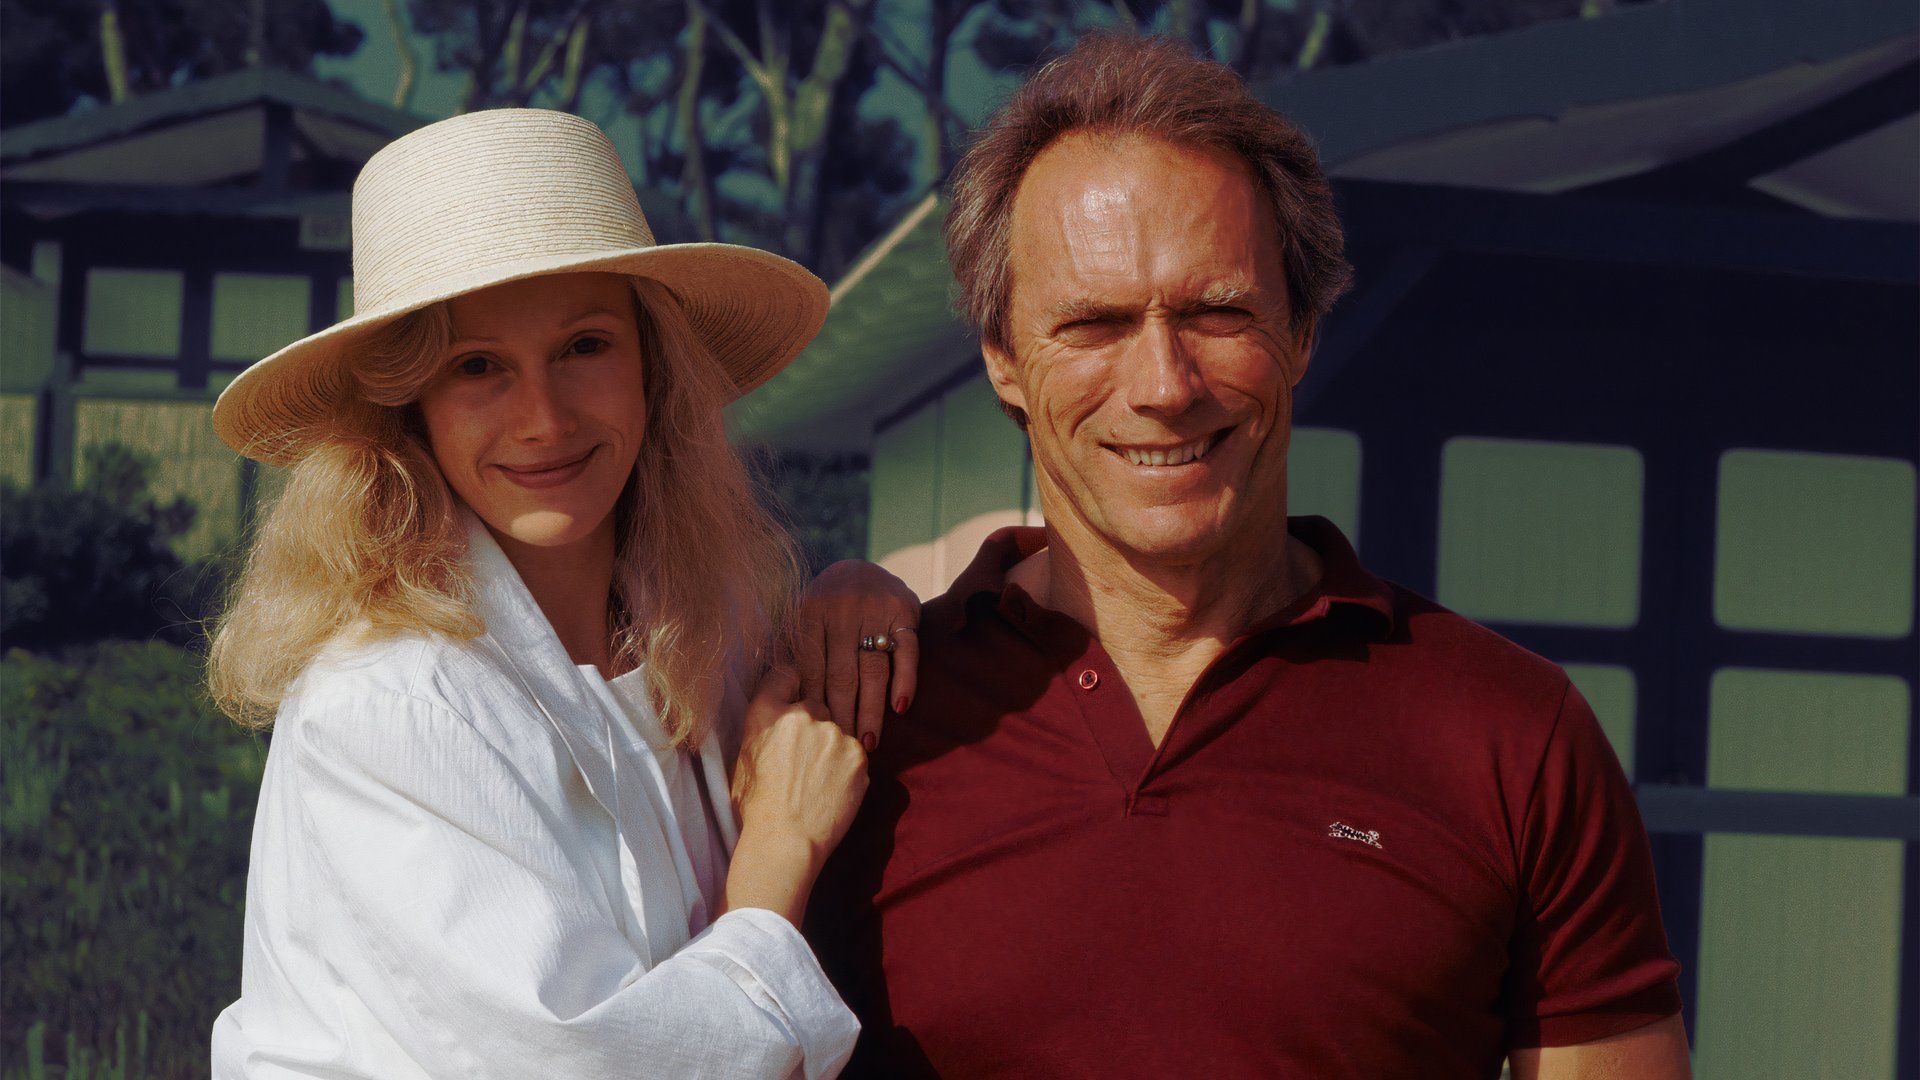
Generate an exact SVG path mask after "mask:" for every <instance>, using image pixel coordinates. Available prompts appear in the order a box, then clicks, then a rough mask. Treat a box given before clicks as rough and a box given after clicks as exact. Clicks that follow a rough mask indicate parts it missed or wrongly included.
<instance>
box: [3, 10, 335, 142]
mask: <svg viewBox="0 0 1920 1080" xmlns="http://www.w3.org/2000/svg"><path fill="white" fill-rule="evenodd" d="M0 24H3V25H4V26H5V27H6V32H5V33H4V34H0V126H5V127H11V126H12V125H14V124H19V123H25V122H26V121H29V120H38V119H41V118H43V117H48V116H59V115H61V114H63V113H65V112H67V111H68V110H69V109H71V108H73V106H74V105H75V104H76V103H78V102H80V101H82V100H83V99H88V98H91V99H93V100H96V101H115V100H120V99H122V98H124V97H126V96H128V95H134V94H141V93H145V92H148V91H153V90H160V89H164V88H166V87H169V86H175V85H178V84H180V83H183V82H191V81H193V80H196V79H204V78H207V77H209V76H212V75H223V74H226V73H227V72H230V71H238V70H240V69H242V68H247V67H253V66H256V65H261V64H265V65H271V66H274V67H280V68H285V69H287V70H290V71H310V70H312V68H313V59H314V57H316V56H345V55H347V54H348V53H351V52H353V51H354V50H355V49H357V48H359V47H360V39H361V32H360V28H359V27H358V26H355V25H354V24H353V23H350V22H343V21H341V20H339V19H337V18H335V17H334V14H333V9H332V8H330V7H328V6H327V0H271V4H269V3H268V0H138V2H118V0H0ZM116 82H117V83H118V84H119V85H118V86H115V85H114V83H116Z"/></svg>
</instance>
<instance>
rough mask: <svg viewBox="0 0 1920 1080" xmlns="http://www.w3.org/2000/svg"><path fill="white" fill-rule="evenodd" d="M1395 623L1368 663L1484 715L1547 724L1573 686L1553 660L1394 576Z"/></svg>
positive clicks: (1439, 700)
mask: <svg viewBox="0 0 1920 1080" xmlns="http://www.w3.org/2000/svg"><path fill="white" fill-rule="evenodd" d="M1388 587H1389V589H1390V590H1391V591H1392V595H1393V605H1394V613H1395V618H1394V628H1393V631H1392V632H1391V634H1389V635H1388V636H1387V637H1386V638H1385V639H1384V640H1382V641H1380V642H1378V643H1377V646H1376V648H1375V649H1374V650H1372V652H1371V654H1370V656H1369V661H1370V666H1372V667H1374V668H1375V669H1376V671H1377V672H1379V673H1385V672H1386V671H1388V670H1391V671H1394V672H1395V673H1396V674H1397V675H1398V676H1399V681H1401V682H1403V683H1404V682H1412V683H1414V684H1417V685H1424V686H1426V687H1428V688H1429V689H1430V690H1431V691H1432V694H1431V697H1430V701H1431V702H1432V703H1433V704H1436V705H1443V706H1445V707H1447V709H1448V711H1449V712H1450V713H1453V714H1455V715H1460V716H1473V717H1477V718H1479V719H1481V720H1482V721H1484V722H1493V721H1497V720H1500V719H1503V718H1510V719H1514V720H1519V721H1522V722H1525V723H1527V724H1529V725H1530V726H1531V725H1537V724H1541V723H1550V722H1551V721H1552V720H1553V718H1554V717H1555V716H1556V715H1557V714H1558V712H1559V710H1560V707H1561V704H1562V702H1563V701H1564V700H1565V698H1566V696H1567V692H1568V686H1569V681H1568V679H1567V674H1566V672H1565V671H1563V670H1562V669H1561V668H1560V666H1559V665H1558V664H1556V663H1554V662H1553V661H1551V660H1549V659H1547V658H1546V657H1543V656H1541V655H1539V654H1538V653H1535V652H1533V651H1532V650H1530V649H1528V648H1526V647H1524V646H1522V645H1520V644H1518V643H1517V642H1514V641H1512V640H1510V639H1508V638H1506V637H1504V636H1502V635H1501V634H1499V633H1498V632H1496V631H1494V630H1492V629H1489V628H1488V627H1486V626H1483V625H1481V624H1480V623H1477V622H1475V621H1473V620H1472V619H1470V618H1468V617H1466V616H1465V615H1462V614H1460V613H1459V612H1456V611H1454V610H1452V609H1450V608H1448V607H1445V606H1443V605H1442V604H1440V603H1438V602H1437V601H1434V600H1432V599H1429V598H1428V597H1425V596H1422V595H1420V594H1419V593H1416V592H1414V591H1413V590H1411V589H1408V588H1405V587H1404V586H1401V585H1397V584H1392V583H1389V585H1388Z"/></svg>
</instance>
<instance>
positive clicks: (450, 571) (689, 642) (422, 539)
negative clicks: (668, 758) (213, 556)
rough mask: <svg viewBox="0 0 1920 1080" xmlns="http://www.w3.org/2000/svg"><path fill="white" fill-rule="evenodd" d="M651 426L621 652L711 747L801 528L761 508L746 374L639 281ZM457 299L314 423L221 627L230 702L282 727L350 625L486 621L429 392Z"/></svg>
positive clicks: (426, 317) (793, 575) (225, 701)
mask: <svg viewBox="0 0 1920 1080" xmlns="http://www.w3.org/2000/svg"><path fill="white" fill-rule="evenodd" d="M631 280H632V281H633V287H634V293H635V298H636V303H635V308H636V311H635V314H636V317H637V319H638V321H639V327H640V344H641V355H642V356H643V357H644V362H645V364H646V397H647V427H646V436H645V438H644V439H642V440H641V445H640V454H639V459H638V460H637V461H636V462H635V464H634V471H633V476H632V478H631V479H630V480H629V481H628V484H627V487H626V490H625V491H623V492H622V493H621V496H620V499H619V502H618V503H617V504H616V506H615V508H614V520H615V527H616V533H617V536H618V539H617V541H616V547H615V553H614V575H613V596H612V605H613V611H614V630H613V662H614V667H615V669H616V670H626V669H628V668H631V667H633V666H635V665H636V664H638V663H639V662H640V661H641V660H643V659H644V660H645V661H646V675H645V679H646V682H647V687H648V689H649V690H650V691H651V692H652V695H653V698H654V702H655V704H656V705H657V706H658V707H659V710H660V719H661V723H662V726H663V727H665V729H666V731H667V733H668V735H669V736H671V737H672V738H673V739H674V741H675V742H676V743H678V744H679V745H682V746H692V745H698V743H699V740H700V739H701V738H703V737H704V736H705V734H706V729H707V722H708V718H709V717H711V716H712V715H713V713H714V710H715V708H716V707H717V705H718V703H719V701H720V696H721V694H722V692H723V689H724V685H725V679H726V677H727V671H726V670H724V666H725V661H724V659H723V658H727V657H740V658H742V659H744V661H745V665H746V667H747V668H748V669H753V668H757V667H758V666H759V665H760V663H762V662H763V661H764V660H765V658H766V650H767V648H768V646H769V642H770V637H771V634H770V631H771V629H772V628H773V627H776V626H779V625H780V624H781V623H783V622H784V620H785V615H786V613H787V611H788V609H789V607H790V605H791V604H792V601H793V595H794V591H795V588H796V586H797V584H798V581H799V577H800V562H799V557H798V555H797V553H796V551H795V548H794V545H793V542H792V541H791V540H790V539H789V538H788V537H787V535H786V533H785V532H783V531H782V530H781V529H780V527H779V526H778V525H776V524H775V523H774V522H773V521H772V520H771V519H770V518H769V517H768V516H767V514H766V512H765V511H764V510H762V509H761V507H760V505H759V503H758V501H757V500H756V499H755V497H754V496H755V492H754V485H753V482H752V480H751V479H750V478H749V477H748V475H747V471H746V469H745V468H744V466H743V465H742V464H741V462H740V459H739V457H738V456H736V455H735V453H734V452H733V449H732V447H730V446H729V445H728V443H727V438H726V429H725V424H724V421H723V420H722V417H721V409H722V408H723V407H724V406H725V405H726V404H727V402H728V401H729V400H730V399H731V398H732V396H733V386H732V383H731V381H730V380H729V379H728V378H727V376H726V374H725V372H723V371H722V370H721V369H720V366H719V365H718V364H716V363H715V362H713V360H712V359H711V357H710V356H709V355H708V354H707V351H706V349H705V347H704V346H703V345H702V344H701V342H700V340H699V338H698V337H696V336H695V335H694V332H693V330H692V328H691V327H689V326H688V324H687V321H686V318H685V316H684V315H683V314H682V313H681V311H680V305H679V303H678V301H676V300H675V299H674V298H673V294H672V293H671V292H670V291H668V289H667V288H666V287H665V286H663V285H661V284H659V283H658V282H654V281H649V280H647V279H644V278H634V279H631ZM451 336H452V334H451V324H450V320H449V316H448V314H447V311H446V308H445V306H444V305H435V306H433V307H431V308H428V309H426V310H424V311H420V312H416V313H414V314H412V315H409V316H406V317H404V318H402V319H400V320H398V321H396V322H395V323H394V324H393V325H391V326H390V327H388V328H387V329H386V330H385V331H384V332H382V333H381V334H380V335H378V336H377V337H376V338H375V339H374V340H371V341H370V342H369V343H368V344H366V345H365V346H363V347H362V348H360V349H359V350H358V351H357V353H356V355H355V357H354V359H353V361H352V362H351V368H352V370H351V371H350V373H349V374H350V377H351V381H352V383H353V384H354V385H356V386H357V387H358V389H359V395H358V396H357V397H356V398H355V399H354V400H352V401H350V402H348V403H347V404H345V405H343V406H342V407H341V408H340V409H339V410H338V411H337V412H336V413H335V415H334V416H333V417H332V418H331V425H330V427H329V429H328V430H327V431H324V432H320V433H317V435H318V437H316V438H314V439H313V440H312V442H313V447H314V448H313V449H312V450H311V451H310V452H309V453H307V455H306V456H305V457H304V458H302V459H301V461H300V462H299V463H298V464H296V465H294V466H293V468H292V469H291V471H290V476H289V478H288V481H287V484H286V488H285V489H284V491H283V492H282V493H281V495H280V497H279V498H278V499H277V500H276V501H275V502H274V503H273V505H272V507H271V509H270V510H268V511H267V513H266V514H265V515H264V518H263V519H262V521H261V523H260V525H259V527H258V530H257V532H256V534H255V536H254V539H253V542H252V545H251V548H250V549H249V551H248V553H247V559H246V565H245V568H244V569H243V571H242V572H241V575H240V577H239V580H238V581H237V583H236V584H235V586H234V589H233V593H232V597H231V599H230V602H229V604H228V606H227V610H226V613H225V615H224V616H223V617H222V618H221V620H220V622H219V625H218V629H217V631H216V633H215V634H214V638H213V650H212V655H211V657H210V664H209V668H210V683H211V688H212V692H213V697H214V700H215V701H216V702H217V703H218V704H219V706H220V707H221V708H222V709H223V710H224V711H225V712H226V713H227V714H228V715H229V716H232V717H233V718H234V719H235V720H237V721H238V722H240V723H241V724H244V725H247V726H249V727H266V726H267V725H269V724H271V723H272V721H273V715H274V712H275V711H276V710H277V709H278V708H279V705H280V702H281V701H282V700H283V699H284V698H285V697H286V695H287V691H288V688H289V687H290V686H292V684H293V681H294V680H295V679H296V678H297V677H298V676H299V675H300V673H301V672H302V671H304V670H305V669H306V667H307V666H308V665H309V664H310V663H312V661H313V659H314V658H315V657H316V656H317V655H318V654H319V653H320V651H321V650H322V649H323V648H324V647H325V646H326V645H327V644H328V643H329V642H331V641H333V640H334V639H336V638H338V637H341V636H343V635H356V636H362V637H383V636H390V635H394V634H400V633H407V632H419V633H429V634H444V635H447V636H449V637H453V638H456V639H461V640H465V639H469V638H473V637H476V636H478V635H479V634H481V633H483V632H484V631H485V629H486V627H485V626H484V625H482V622H481V619H480V617H479V615H478V613H477V612H476V611H475V610H474V605H473V598H474V589H473V582H472V581H471V580H469V577H468V574H467V570H466V562H465V558H464V556H465V549H466V535H465V532H464V531H463V529H462V527H461V524H460V518H459V514H458V510H457V507H458V502H457V500H456V498H455V496H454V494H453V492H452V491H451V490H450V489H449V488H448V487H447V483H446V480H445V479H444V478H443V477H442V476H441V473H440V469H439V467H438V466H437V465H436V464H435V463H434V459H433V454H432V452H431V450H430V449H429V447H428V445H427V440H426V435H425V430H424V428H423V427H422V425H421V423H420V421H419V419H418V413H417V410H416V409H415V408H413V407H412V406H413V403H414V402H415V401H417V400H418V399H419V396H420V393H421V390H422V389H423V388H424V387H425V386H426V384H427V382H428V381H429V380H430V379H431V378H432V377H433V376H434V374H435V373H436V368H437V364H438V361H439V358H440V356H441V354H442V352H443V350H444V349H445V347H446V345H447V343H448V342H449V341H450V339H451Z"/></svg>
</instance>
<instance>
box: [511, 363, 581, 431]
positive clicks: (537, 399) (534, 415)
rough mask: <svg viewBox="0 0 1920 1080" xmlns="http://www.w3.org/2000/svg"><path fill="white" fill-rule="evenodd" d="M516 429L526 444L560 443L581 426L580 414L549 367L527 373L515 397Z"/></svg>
mask: <svg viewBox="0 0 1920 1080" xmlns="http://www.w3.org/2000/svg"><path fill="white" fill-rule="evenodd" d="M514 399H515V400H514V426H515V429H516V431H515V433H516V434H517V436H518V437H519V438H520V439H522V440H524V441H526V442H558V441H560V440H562V439H565V438H566V437H567V436H569V435H571V434H573V432H574V429H575V428H577V427H578V426H579V422H580V420H579V414H578V413H577V412H576V411H575V409H574V407H573V403H572V402H570V401H569V400H568V399H567V396H566V394H565V393H564V392H563V388H562V387H560V386H559V385H557V384H556V383H555V381H554V378H553V373H552V372H551V371H549V370H548V369H547V368H546V366H545V365H542V366H540V367H536V368H533V369H531V370H528V371H526V372H525V373H524V374H522V376H521V377H520V379H519V380H518V385H517V386H516V387H515V394H514Z"/></svg>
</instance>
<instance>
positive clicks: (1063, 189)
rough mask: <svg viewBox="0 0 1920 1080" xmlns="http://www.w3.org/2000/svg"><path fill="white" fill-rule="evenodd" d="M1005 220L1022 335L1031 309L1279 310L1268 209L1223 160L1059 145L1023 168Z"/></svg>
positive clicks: (1125, 139) (1148, 146) (1244, 170)
mask: <svg viewBox="0 0 1920 1080" xmlns="http://www.w3.org/2000/svg"><path fill="white" fill-rule="evenodd" d="M1014 218H1015V230H1014V233H1015V235H1014V241H1015V242H1014V245H1013V246H1014V251H1013V252H1012V255H1013V258H1014V262H1015V264H1016V266H1015V269H1016V273H1015V274H1014V275H1013V277H1014V280H1015V282H1016V286H1015V290H1014V291H1015V296H1014V298H1013V309H1014V310H1013V314H1015V317H1016V320H1017V321H1020V322H1023V323H1028V324H1029V325H1031V320H1033V319H1034V318H1035V317H1036V316H1038V315H1039V314H1041V312H1040V311H1036V310H1035V308H1036V305H1037V307H1038V308H1040V309H1043V310H1052V309H1054V308H1056V307H1057V306H1059V305H1060V304H1061V303H1062V302H1063V301H1065V302H1080V301H1085V302H1087V303H1090V304H1092V305H1094V306H1108V305H1113V304H1124V305H1126V306H1135V305H1140V304H1145V303H1151V302H1165V303H1171V304H1172V305H1174V306H1177V307H1183V306H1187V305H1190V304H1195V303H1212V302H1218V298H1221V297H1224V296H1227V295H1230V294H1231V295H1240V296H1260V295H1264V296H1267V297H1269V298H1272V299H1274V300H1277V301H1278V302H1279V303H1280V304H1281V305H1283V306H1284V303H1285V301H1284V299H1281V298H1282V297H1284V295H1285V287H1284V270H1283V269H1282V266H1281V261H1280V252H1279V243H1278V235H1277V233H1278V230H1277V228H1275V226H1274V224H1273V221H1272V210H1271V207H1270V206H1268V205H1267V202H1266V200H1265V199H1264V198H1263V197H1262V196H1261V195H1260V193H1259V189H1258V186H1257V185H1256V184H1255V183H1254V178H1253V176H1252V173H1251V170H1250V169H1249V168H1248V166H1247V164H1246V163H1245V162H1244V161H1242V160H1241V159H1240V158H1239V157H1238V156H1237V155H1235V154H1232V153H1230V152H1226V151H1221V150H1217V149H1214V148H1210V147H1203V146H1188V145H1183V144H1178V143H1170V142H1167V141H1165V140H1161V139H1157V138H1152V137H1148V136H1138V135H1127V136H1119V137H1112V136H1104V135H1069V136H1067V137H1066V138H1064V139H1062V140H1060V141H1059V142H1056V143H1055V144H1054V145H1052V146H1050V147H1048V148H1047V149H1046V150H1044V151H1042V152H1041V155H1040V156H1039V157H1038V158H1036V160H1035V162H1034V163H1033V165H1032V166H1031V167H1030V168H1029V170H1028V173H1027V178H1026V180H1025V182H1023V183H1022V185H1021V188H1020V191H1019V192H1018V193H1017V194H1016V197H1015V205H1014ZM1022 308H1025V309H1026V312H1025V317H1024V318H1022V317H1021V313H1020V309H1022Z"/></svg>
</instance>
